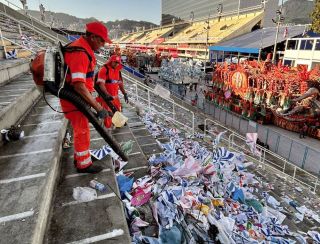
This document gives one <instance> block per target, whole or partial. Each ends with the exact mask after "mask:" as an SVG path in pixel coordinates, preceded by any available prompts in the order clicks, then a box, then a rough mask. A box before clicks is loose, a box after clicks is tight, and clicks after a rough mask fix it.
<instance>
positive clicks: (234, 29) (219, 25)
mask: <svg viewBox="0 0 320 244" xmlns="http://www.w3.org/2000/svg"><path fill="white" fill-rule="evenodd" d="M262 18H263V12H254V13H249V14H242V15H239V18H238V16H229V17H222V18H221V19H220V21H219V20H218V19H212V20H210V21H209V31H208V42H209V43H216V42H219V41H221V40H226V39H230V38H233V37H236V36H238V35H241V34H244V33H247V32H250V31H251V29H252V28H253V27H254V26H255V25H256V24H258V23H259V22H260V21H261V20H262ZM207 25H208V24H207V23H206V21H200V22H194V23H193V24H191V25H190V26H188V27H186V28H185V29H184V30H182V31H181V32H179V33H177V34H176V35H174V36H173V37H172V38H170V39H168V40H167V41H166V42H165V43H168V44H169V43H170V44H172V43H205V42H206V39H207Z"/></svg>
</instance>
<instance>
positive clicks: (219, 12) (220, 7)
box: [217, 3, 223, 22]
mask: <svg viewBox="0 0 320 244" xmlns="http://www.w3.org/2000/svg"><path fill="white" fill-rule="evenodd" d="M217 11H218V14H219V17H218V22H220V19H221V14H222V11H223V4H222V3H219V5H218V7H217Z"/></svg>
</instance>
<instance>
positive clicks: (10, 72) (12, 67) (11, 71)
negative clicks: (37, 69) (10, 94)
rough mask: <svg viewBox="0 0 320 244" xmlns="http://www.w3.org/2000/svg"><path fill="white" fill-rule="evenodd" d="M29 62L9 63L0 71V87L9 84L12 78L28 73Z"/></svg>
mask: <svg viewBox="0 0 320 244" xmlns="http://www.w3.org/2000/svg"><path fill="white" fill-rule="evenodd" d="M29 69H30V68H29V61H27V60H25V61H21V62H19V63H14V64H12V63H9V64H7V65H6V66H4V67H2V69H1V70H0V86H2V85H4V84H5V83H7V82H9V81H10V80H11V79H12V78H14V77H16V76H17V75H19V74H22V73H24V72H27V71H29Z"/></svg>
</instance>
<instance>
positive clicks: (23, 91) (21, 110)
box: [0, 74, 40, 142]
mask: <svg viewBox="0 0 320 244" xmlns="http://www.w3.org/2000/svg"><path fill="white" fill-rule="evenodd" d="M0 89H1V94H0V128H1V129H3V128H9V127H10V126H12V125H15V124H16V123H17V122H18V121H19V119H21V118H22V117H23V116H24V115H25V113H26V112H27V111H28V109H29V108H31V107H32V106H33V105H34V104H35V102H36V101H37V100H38V99H39V97H40V93H39V91H38V90H37V88H36V87H35V85H34V83H33V80H32V77H31V75H30V74H25V75H22V76H20V77H19V78H16V79H15V80H13V81H11V82H10V83H7V84H6V85H4V86H2V87H1V88H0ZM1 141H2V137H1V139H0V142H1Z"/></svg>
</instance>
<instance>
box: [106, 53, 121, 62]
mask: <svg viewBox="0 0 320 244" xmlns="http://www.w3.org/2000/svg"><path fill="white" fill-rule="evenodd" d="M109 62H117V63H119V64H120V63H121V58H120V56H118V55H112V56H111V57H110V58H109Z"/></svg>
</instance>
